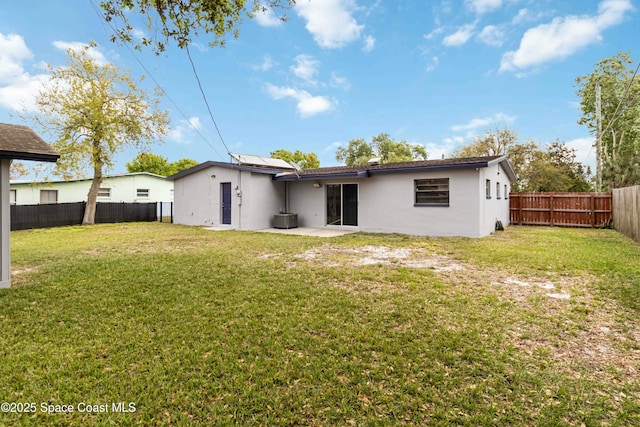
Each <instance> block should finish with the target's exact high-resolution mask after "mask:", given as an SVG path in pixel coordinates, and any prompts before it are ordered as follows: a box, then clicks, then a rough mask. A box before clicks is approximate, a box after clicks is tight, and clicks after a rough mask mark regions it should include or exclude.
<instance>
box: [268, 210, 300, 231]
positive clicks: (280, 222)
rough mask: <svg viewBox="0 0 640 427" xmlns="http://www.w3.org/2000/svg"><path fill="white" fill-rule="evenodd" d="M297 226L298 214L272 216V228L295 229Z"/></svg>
mask: <svg viewBox="0 0 640 427" xmlns="http://www.w3.org/2000/svg"><path fill="white" fill-rule="evenodd" d="M297 226H298V214H295V213H281V214H275V215H274V216H273V228H296V227H297Z"/></svg>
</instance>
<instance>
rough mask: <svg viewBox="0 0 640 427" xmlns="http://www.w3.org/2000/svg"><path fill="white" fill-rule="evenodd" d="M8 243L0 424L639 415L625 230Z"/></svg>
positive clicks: (637, 253) (113, 231)
mask: <svg viewBox="0 0 640 427" xmlns="http://www.w3.org/2000/svg"><path fill="white" fill-rule="evenodd" d="M11 238H12V242H11V243H12V248H11V249H12V257H13V258H12V265H13V269H14V273H15V274H14V276H13V288H12V289H8V290H7V289H5V290H1V292H0V306H1V307H2V311H1V312H0V331H1V334H0V352H1V354H2V359H1V362H2V363H0V395H1V399H0V400H1V401H2V402H12V403H13V405H10V406H8V407H7V406H4V405H3V412H2V413H0V424H1V425H77V426H80V425H173V426H175V425H235V424H239V425H326V426H329V425H443V426H448V425H469V426H480V425H482V426H490V425H500V426H504V425H567V426H582V425H584V426H596V425H597V426H600V425H611V426H629V425H640V375H639V373H638V370H639V369H640V245H638V244H636V243H633V242H632V241H630V240H629V239H627V238H625V237H623V236H621V235H619V234H618V233H616V232H615V231H612V230H574V229H561V228H527V227H510V228H508V229H507V231H505V232H502V233H499V234H496V235H494V236H492V237H488V238H484V239H463V238H437V239H436V238H432V239H426V238H418V237H409V236H402V235H373V234H352V235H347V236H343V237H338V238H332V239H320V238H310V237H299V236H284V235H274V234H262V233H250V232H227V231H224V232H213V231H205V230H201V229H198V228H190V227H182V226H177V225H171V224H158V223H154V224H127V225H124V226H123V225H99V226H93V227H87V228H83V227H67V228H59V229H47V230H35V231H22V232H14V233H12V235H11ZM114 404H115V405H114ZM130 404H131V405H130ZM49 405H51V406H49ZM56 405H57V406H56ZM61 405H72V409H73V410H74V412H72V413H69V412H68V411H69V409H70V408H69V407H63V406H61ZM87 405H92V406H89V407H87ZM7 408H8V410H9V411H12V410H13V411H18V410H20V411H22V412H23V413H15V412H5V410H7ZM123 409H126V410H128V411H133V410H135V412H123V411H122V410H123ZM48 410H52V411H55V410H59V411H62V412H58V413H50V414H47V413H46V411H48ZM25 411H30V412H26V413H25ZM118 411H119V412H118Z"/></svg>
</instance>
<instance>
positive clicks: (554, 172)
mask: <svg viewBox="0 0 640 427" xmlns="http://www.w3.org/2000/svg"><path fill="white" fill-rule="evenodd" d="M502 155H506V156H507V158H508V159H509V163H511V166H512V167H513V170H514V172H515V173H516V174H517V175H518V178H519V179H518V181H517V182H515V183H513V185H512V187H511V188H512V191H516V192H518V191H589V190H590V188H591V186H590V184H589V171H588V169H587V170H585V169H584V167H583V166H582V164H581V163H579V162H577V161H576V154H575V150H574V149H572V148H569V147H567V145H566V144H565V143H564V142H560V141H555V142H552V143H550V144H547V146H546V147H544V148H540V146H539V145H538V143H536V142H535V141H527V142H519V141H518V135H517V133H516V132H514V131H512V130H510V129H506V128H505V129H496V130H494V131H487V132H486V133H485V135H484V136H482V137H478V138H476V139H475V141H473V142H471V143H470V144H467V145H464V146H462V147H460V148H458V149H457V150H456V151H454V152H453V154H452V156H453V157H477V156H502Z"/></svg>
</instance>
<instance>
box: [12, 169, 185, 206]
mask: <svg viewBox="0 0 640 427" xmlns="http://www.w3.org/2000/svg"><path fill="white" fill-rule="evenodd" d="M92 180H93V179H92V178H87V179H72V180H69V181H46V182H45V181H38V182H31V181H18V180H13V181H11V194H10V196H11V204H13V205H37V204H44V203H76V202H85V201H87V195H88V194H89V188H90V187H91V182H92ZM171 201H173V182H172V181H168V180H167V178H166V177H164V176H161V175H156V174H153V173H149V172H134V173H125V174H119V175H108V176H105V177H103V179H102V184H101V186H100V189H99V190H98V202H111V203H121V202H125V203H135V202H139V203H143V202H144V203H147V202H171Z"/></svg>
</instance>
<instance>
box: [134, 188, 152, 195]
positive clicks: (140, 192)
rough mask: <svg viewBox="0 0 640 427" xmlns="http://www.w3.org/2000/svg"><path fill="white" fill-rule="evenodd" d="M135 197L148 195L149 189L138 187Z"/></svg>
mask: <svg viewBox="0 0 640 427" xmlns="http://www.w3.org/2000/svg"><path fill="white" fill-rule="evenodd" d="M136 196H137V197H149V189H148V188H138V190H137V191H136Z"/></svg>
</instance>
